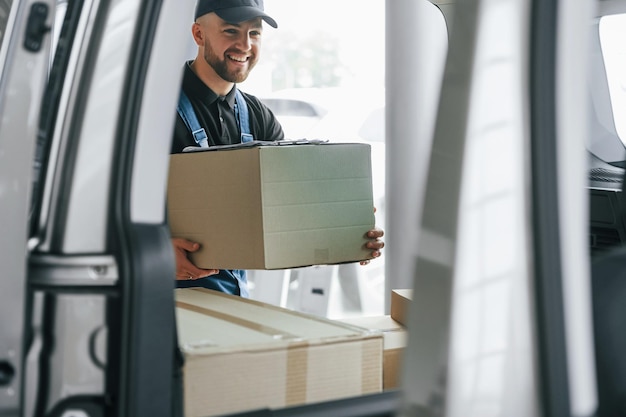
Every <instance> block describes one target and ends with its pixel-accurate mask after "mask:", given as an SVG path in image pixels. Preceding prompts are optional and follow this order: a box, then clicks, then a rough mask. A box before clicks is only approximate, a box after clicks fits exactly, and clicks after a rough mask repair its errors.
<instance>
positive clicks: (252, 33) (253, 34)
mask: <svg viewBox="0 0 626 417" xmlns="http://www.w3.org/2000/svg"><path fill="white" fill-rule="evenodd" d="M250 36H252V37H253V38H258V37H259V36H261V32H260V31H258V30H253V31H252V32H250Z"/></svg>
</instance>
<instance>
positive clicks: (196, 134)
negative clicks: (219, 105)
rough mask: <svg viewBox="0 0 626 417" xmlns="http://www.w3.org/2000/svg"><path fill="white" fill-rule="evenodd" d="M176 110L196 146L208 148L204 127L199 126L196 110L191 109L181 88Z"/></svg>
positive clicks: (187, 98)
mask: <svg viewBox="0 0 626 417" xmlns="http://www.w3.org/2000/svg"><path fill="white" fill-rule="evenodd" d="M176 110H177V111H178V114H179V115H180V117H181V118H182V119H183V122H185V124H186V125H187V129H189V131H190V132H191V134H192V135H193V139H194V140H195V141H196V143H197V144H198V146H200V147H202V148H208V147H209V141H208V136H207V134H206V132H205V130H204V128H203V127H202V126H200V122H199V121H198V117H197V116H196V112H195V111H194V110H193V107H191V102H190V101H189V97H187V95H186V94H185V92H184V91H183V90H180V97H179V98H178V106H177V107H176Z"/></svg>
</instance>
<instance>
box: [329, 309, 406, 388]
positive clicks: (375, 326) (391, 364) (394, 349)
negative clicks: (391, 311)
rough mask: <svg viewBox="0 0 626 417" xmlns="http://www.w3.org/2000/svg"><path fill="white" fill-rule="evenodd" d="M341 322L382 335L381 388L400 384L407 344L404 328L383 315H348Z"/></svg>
mask: <svg viewBox="0 0 626 417" xmlns="http://www.w3.org/2000/svg"><path fill="white" fill-rule="evenodd" d="M339 321H341V322H342V323H348V324H352V325H354V326H358V327H361V328H364V329H367V330H370V331H373V332H376V331H377V332H381V333H382V335H383V390H388V389H393V388H398V387H399V386H400V377H401V366H402V357H403V355H404V348H405V347H406V344H407V339H408V334H407V332H406V328H405V327H404V326H402V325H401V324H400V323H398V322H397V321H395V320H394V319H393V318H391V316H390V315H385V316H366V317H349V318H345V319H340V320H339Z"/></svg>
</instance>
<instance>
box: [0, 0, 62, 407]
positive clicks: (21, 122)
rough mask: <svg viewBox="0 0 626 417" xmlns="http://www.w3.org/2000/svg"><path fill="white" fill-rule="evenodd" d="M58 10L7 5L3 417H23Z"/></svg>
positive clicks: (1, 19)
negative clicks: (36, 191)
mask: <svg viewBox="0 0 626 417" xmlns="http://www.w3.org/2000/svg"><path fill="white" fill-rule="evenodd" d="M53 4H54V2H53V1H52V0H43V1H32V0H1V1H0V115H1V117H0V219H1V220H0V265H2V272H1V273H0V415H3V416H4V415H8V416H13V415H15V416H17V415H21V409H22V404H21V399H22V396H23V390H22V385H23V379H24V364H23V362H22V358H23V356H24V353H25V342H26V340H25V336H26V335H25V334H24V331H23V329H24V327H25V322H26V317H27V314H26V276H27V272H26V271H27V261H26V259H27V235H28V233H27V230H28V213H29V202H30V195H31V181H32V177H33V175H32V174H33V154H34V149H35V143H36V139H37V129H38V126H37V122H38V114H39V106H40V101H41V97H42V95H43V90H44V86H45V78H46V72H47V65H48V60H49V59H48V58H49V53H50V35H49V29H50V26H51V22H52V18H53V13H54V6H53Z"/></svg>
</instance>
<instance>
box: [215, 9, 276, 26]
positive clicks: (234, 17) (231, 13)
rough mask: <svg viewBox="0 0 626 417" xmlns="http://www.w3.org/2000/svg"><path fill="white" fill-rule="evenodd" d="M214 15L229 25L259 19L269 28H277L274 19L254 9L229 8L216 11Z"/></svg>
mask: <svg viewBox="0 0 626 417" xmlns="http://www.w3.org/2000/svg"><path fill="white" fill-rule="evenodd" d="M215 13H216V14H217V15H218V16H219V17H221V18H222V19H224V20H225V21H227V22H229V23H241V22H245V21H246V20H252V19H256V18H257V17H260V18H262V19H263V20H265V22H266V23H267V24H268V25H270V26H271V27H273V28H277V27H278V24H277V23H276V21H275V20H274V19H272V18H271V17H269V16H268V15H266V14H265V13H263V12H262V11H260V10H259V9H257V8H256V7H250V6H241V7H231V8H228V9H222V10H216V11H215Z"/></svg>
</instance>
